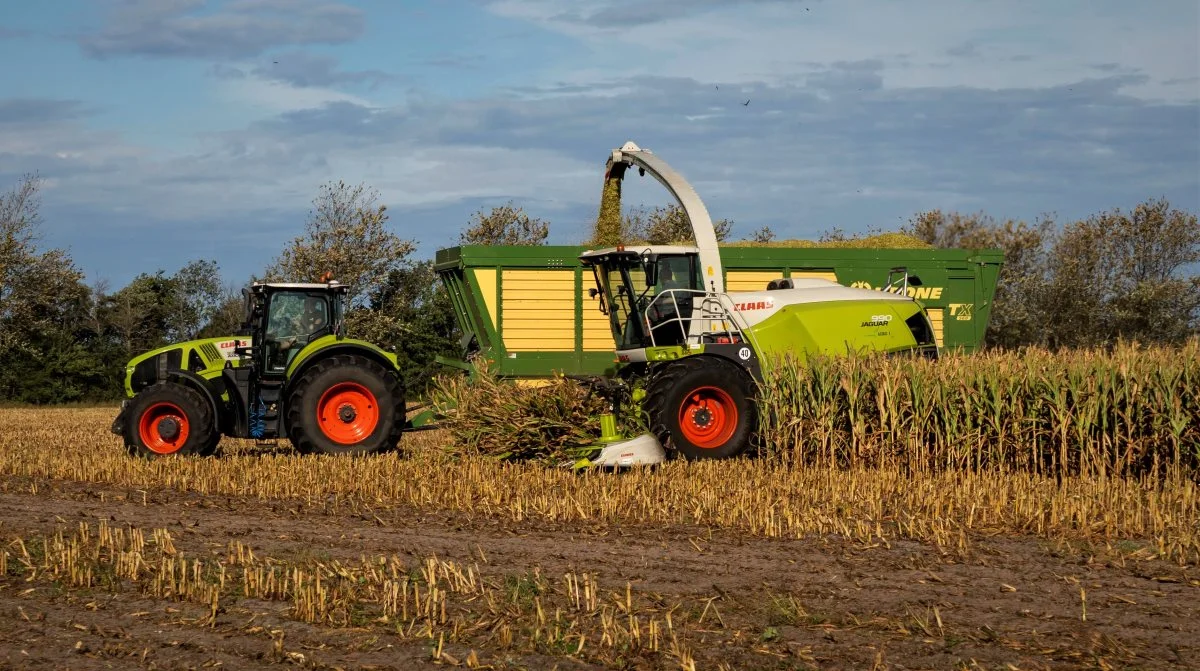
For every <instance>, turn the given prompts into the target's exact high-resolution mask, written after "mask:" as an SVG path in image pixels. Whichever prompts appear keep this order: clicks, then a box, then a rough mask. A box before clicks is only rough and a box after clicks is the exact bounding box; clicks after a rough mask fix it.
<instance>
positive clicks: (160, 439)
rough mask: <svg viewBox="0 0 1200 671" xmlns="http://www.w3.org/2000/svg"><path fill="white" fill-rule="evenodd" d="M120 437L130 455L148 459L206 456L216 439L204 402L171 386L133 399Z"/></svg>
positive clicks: (151, 389)
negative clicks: (174, 455)
mask: <svg viewBox="0 0 1200 671" xmlns="http://www.w3.org/2000/svg"><path fill="white" fill-rule="evenodd" d="M123 435H124V438H125V448H126V449H128V450H129V453H130V454H132V455H135V456H141V457H149V458H154V457H164V456H168V455H172V454H176V455H186V454H194V455H199V456H207V455H209V454H211V453H212V451H213V450H214V449H215V448H216V443H217V440H219V439H220V434H219V433H218V432H217V428H216V423H215V422H214V418H213V413H212V408H211V407H210V405H209V403H208V401H207V400H205V398H204V397H203V396H201V395H200V392H198V391H196V390H195V389H192V388H191V387H188V386H186V385H182V384H178V383H175V382H158V383H156V384H152V385H150V386H149V387H146V388H145V389H143V390H142V391H141V392H139V393H138V395H137V396H134V397H133V400H132V401H131V402H130V404H129V411H128V415H127V418H126V420H125V427H124V431H123Z"/></svg>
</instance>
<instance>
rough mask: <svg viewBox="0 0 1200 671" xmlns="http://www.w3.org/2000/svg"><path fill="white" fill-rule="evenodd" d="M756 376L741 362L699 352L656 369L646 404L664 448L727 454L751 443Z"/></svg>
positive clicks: (703, 455) (696, 455) (695, 454)
mask: <svg viewBox="0 0 1200 671" xmlns="http://www.w3.org/2000/svg"><path fill="white" fill-rule="evenodd" d="M753 384H754V383H753V381H752V380H751V379H750V376H749V375H748V374H747V373H746V372H745V371H743V370H741V369H740V368H738V367H737V366H736V365H735V364H732V363H727V362H725V361H722V360H720V359H715V358H712V357H701V356H693V357H687V358H684V359H680V360H678V361H673V362H671V363H668V364H665V365H663V366H662V367H661V368H660V369H659V370H657V371H655V372H654V373H653V374H652V376H651V379H650V381H649V384H648V386H647V389H646V400H645V401H644V402H643V406H642V407H643V408H644V409H645V411H646V414H647V415H648V416H649V417H648V419H649V421H650V428H651V430H652V431H653V432H654V434H655V436H657V437H658V439H659V441H660V442H661V443H662V444H663V447H666V448H668V449H674V450H677V451H678V452H679V453H680V454H682V455H683V456H684V457H686V458H687V459H727V458H730V457H735V456H737V455H739V454H741V453H742V452H744V451H746V449H747V448H748V447H749V446H750V443H751V440H752V438H753V435H754V431H755V425H756V424H757V422H758V415H757V412H756V407H755V405H754V401H753V400H752V395H753Z"/></svg>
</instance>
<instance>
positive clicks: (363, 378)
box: [287, 354, 404, 454]
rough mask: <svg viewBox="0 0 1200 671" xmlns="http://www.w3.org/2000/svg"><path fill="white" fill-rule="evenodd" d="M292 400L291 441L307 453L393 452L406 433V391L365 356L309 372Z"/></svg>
mask: <svg viewBox="0 0 1200 671" xmlns="http://www.w3.org/2000/svg"><path fill="white" fill-rule="evenodd" d="M293 389H294V391H293V392H292V394H291V396H290V398H289V400H288V417H287V418H288V422H287V427H288V428H287V430H288V438H289V439H290V440H291V441H292V445H294V446H295V447H296V449H297V450H299V451H300V452H302V453H305V454H311V453H314V452H316V453H322V454H370V453H374V452H382V451H384V450H390V449H392V448H394V447H395V446H396V444H397V443H399V442H400V433H401V432H402V431H403V430H404V388H403V386H402V385H401V383H400V378H399V376H397V375H396V373H395V372H394V371H390V370H388V369H387V368H384V367H383V366H381V365H380V364H378V363H376V362H375V361H372V360H371V359H368V358H366V357H362V356H357V355H345V354H343V355H335V356H331V357H329V358H327V359H325V360H324V361H321V362H319V363H317V364H316V365H314V366H313V367H311V368H309V369H308V370H307V371H305V373H304V374H303V375H302V376H301V378H300V379H299V380H297V381H296V384H295V386H294V387H293Z"/></svg>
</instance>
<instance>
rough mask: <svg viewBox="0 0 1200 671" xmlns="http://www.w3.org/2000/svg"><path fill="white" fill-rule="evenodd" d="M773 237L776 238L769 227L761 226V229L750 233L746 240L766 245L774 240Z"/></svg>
mask: <svg viewBox="0 0 1200 671" xmlns="http://www.w3.org/2000/svg"><path fill="white" fill-rule="evenodd" d="M775 237H776V236H775V231H773V230H771V227H770V226H763V227H762V228H760V229H758V230H756V231H754V232H753V233H751V234H750V237H749V238H747V239H748V240H750V241H751V242H757V243H759V244H766V243H768V242H770V241H772V240H774V239H775Z"/></svg>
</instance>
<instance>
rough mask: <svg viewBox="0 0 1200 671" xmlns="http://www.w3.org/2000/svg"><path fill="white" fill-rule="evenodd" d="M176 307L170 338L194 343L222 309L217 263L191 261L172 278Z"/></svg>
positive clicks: (174, 307) (170, 322)
mask: <svg viewBox="0 0 1200 671" xmlns="http://www.w3.org/2000/svg"><path fill="white" fill-rule="evenodd" d="M171 281H172V283H173V284H174V286H173V287H172V288H173V290H174V296H173V299H174V300H173V305H172V306H171V307H172V309H171V318H170V321H169V330H168V337H169V338H170V339H171V340H175V341H183V340H192V339H194V338H196V337H197V335H199V333H200V330H201V329H203V328H204V326H205V325H206V324H208V323H209V322H210V321H212V319H213V317H214V316H215V315H216V313H217V310H218V309H219V308H220V307H221V300H222V298H223V295H222V287H221V270H220V266H218V265H217V262H216V261H206V260H196V261H190V262H188V263H187V264H186V265H184V266H183V267H182V268H180V269H179V270H178V271H176V272H175V274H174V275H172V276H171Z"/></svg>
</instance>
